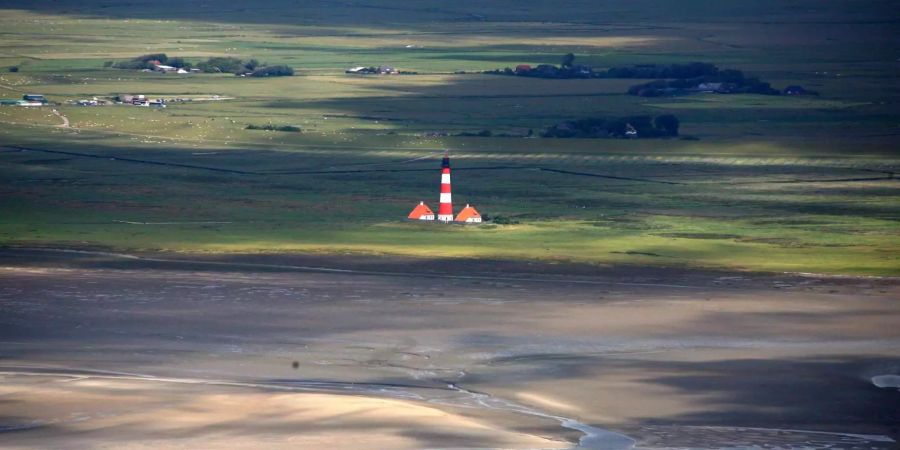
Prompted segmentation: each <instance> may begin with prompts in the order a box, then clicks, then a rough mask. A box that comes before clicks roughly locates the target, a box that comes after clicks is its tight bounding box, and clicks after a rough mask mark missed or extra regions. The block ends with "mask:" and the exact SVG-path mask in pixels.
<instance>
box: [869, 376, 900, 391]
mask: <svg viewBox="0 0 900 450" xmlns="http://www.w3.org/2000/svg"><path fill="white" fill-rule="evenodd" d="M872 384H874V385H875V386H878V387H880V388H882V389H887V388H894V389H897V390H900V375H875V376H874V377H872Z"/></svg>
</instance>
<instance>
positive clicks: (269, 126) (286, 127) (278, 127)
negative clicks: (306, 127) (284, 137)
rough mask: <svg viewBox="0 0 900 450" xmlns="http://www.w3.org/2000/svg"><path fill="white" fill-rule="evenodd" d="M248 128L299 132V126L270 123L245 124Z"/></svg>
mask: <svg viewBox="0 0 900 450" xmlns="http://www.w3.org/2000/svg"><path fill="white" fill-rule="evenodd" d="M247 129H248V130H264V131H286V132H290V133H299V132H300V131H301V130H300V127H296V126H294V125H273V124H271V123H268V124H265V125H254V124H250V125H247Z"/></svg>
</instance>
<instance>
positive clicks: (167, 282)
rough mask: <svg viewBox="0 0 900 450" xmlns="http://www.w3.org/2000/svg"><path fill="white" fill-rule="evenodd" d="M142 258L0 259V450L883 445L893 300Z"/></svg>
mask: <svg viewBox="0 0 900 450" xmlns="http://www.w3.org/2000/svg"><path fill="white" fill-rule="evenodd" d="M145 256H147V257H148V258H149V259H134V258H123V257H121V256H115V255H101V254H92V253H71V252H65V253H60V252H48V251H31V250H22V249H18V250H17V249H6V250H2V251H0V310H2V314H0V372H2V378H0V447H19V448H46V447H62V448H96V447H110V448H112V447H114V448H127V447H129V446H131V447H141V448H143V447H157V448H167V447H176V448H199V447H202V448H236V447H237V448H240V447H246V448H261V447H265V448H278V447H291V448H561V447H562V448H566V447H571V446H575V445H577V443H578V441H579V439H582V445H583V446H585V447H592V448H630V447H637V448H728V447H731V448H734V447H753V446H768V448H866V449H882V448H895V447H896V445H897V443H896V442H895V441H896V440H897V439H898V438H900V425H898V424H900V391H898V390H897V389H896V388H891V387H889V386H888V387H878V386H876V385H875V384H874V383H873V381H872V380H873V377H878V376H881V377H882V378H878V379H880V380H884V379H892V378H890V376H891V375H900V327H898V326H897V324H898V323H900V302H898V301H897V298H900V283H898V282H897V281H894V280H885V279H852V278H817V277H809V276H794V275H751V274H741V273H723V272H701V271H687V270H671V269H667V270H663V269H652V268H634V267H632V268H629V267H615V268H603V267H591V266H561V265H553V266H540V265H533V264H513V263H498V262H483V261H482V262H471V264H467V263H466V262H465V261H456V262H451V263H447V264H442V263H441V262H438V261H416V260H407V259H378V258H363V259H352V260H351V259H342V258H340V257H310V256H305V257H300V256H298V257H289V256H265V255H257V256H252V257H229V258H228V259H215V258H212V257H204V258H200V257H189V256H180V257H178V258H174V257H172V256H167V255H145ZM173 259H181V260H182V261H173ZM310 267H319V268H329V269H335V268H337V269H342V270H346V271H345V272H336V271H331V270H324V271H323V270H312V269H309V268H310ZM438 269H442V270H438ZM295 362H296V367H294V366H295V364H294V363H295ZM884 376H888V378H884Z"/></svg>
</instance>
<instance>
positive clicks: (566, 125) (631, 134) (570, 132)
mask: <svg viewBox="0 0 900 450" xmlns="http://www.w3.org/2000/svg"><path fill="white" fill-rule="evenodd" d="M679 125H680V122H679V121H678V118H677V117H675V116H674V115H671V114H664V115H661V116H657V117H655V118H652V117H650V116H631V117H591V118H586V119H578V120H570V121H566V122H562V123H558V124H556V125H553V126H551V127H549V128H547V129H546V130H544V132H542V133H541V137H546V138H594V139H596V138H601V139H602V138H668V137H676V136H678V126H679Z"/></svg>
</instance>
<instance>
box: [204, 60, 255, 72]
mask: <svg viewBox="0 0 900 450" xmlns="http://www.w3.org/2000/svg"><path fill="white" fill-rule="evenodd" d="M197 68H198V69H200V70H202V71H204V72H212V73H244V72H246V71H247V70H246V67H244V62H243V61H241V60H240V59H238V58H231V57H213V58H209V59H208V60H206V61H204V62H201V63H198V64H197Z"/></svg>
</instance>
